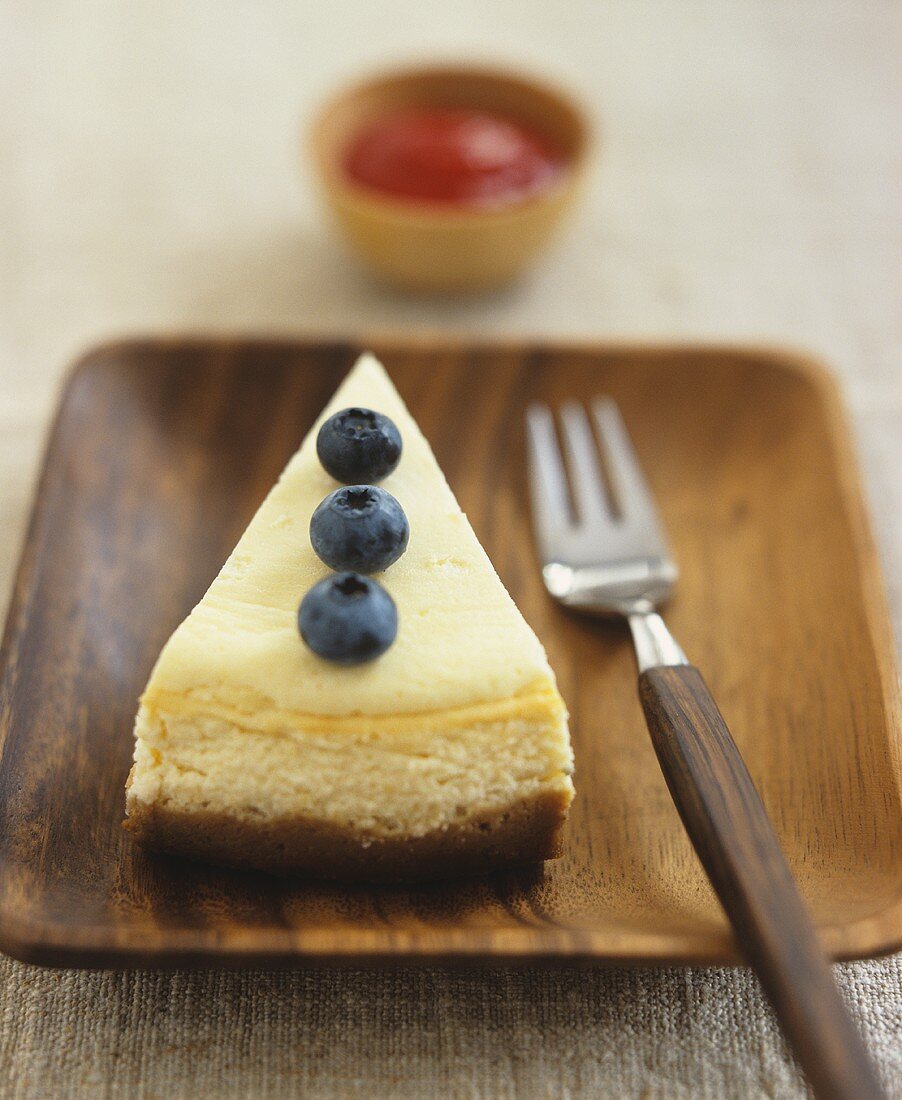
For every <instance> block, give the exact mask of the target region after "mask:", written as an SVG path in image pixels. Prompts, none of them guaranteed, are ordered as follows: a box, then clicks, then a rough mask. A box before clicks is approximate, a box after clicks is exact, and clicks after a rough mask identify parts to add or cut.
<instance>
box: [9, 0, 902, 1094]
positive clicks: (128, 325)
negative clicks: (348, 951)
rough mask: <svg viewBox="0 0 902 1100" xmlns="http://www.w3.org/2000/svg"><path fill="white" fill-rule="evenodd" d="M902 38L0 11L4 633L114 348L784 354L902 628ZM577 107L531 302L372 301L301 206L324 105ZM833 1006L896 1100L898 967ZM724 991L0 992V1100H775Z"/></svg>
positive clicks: (309, 197) (779, 11)
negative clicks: (376, 76)
mask: <svg viewBox="0 0 902 1100" xmlns="http://www.w3.org/2000/svg"><path fill="white" fill-rule="evenodd" d="M900 20H902V8H900V7H899V5H898V4H897V3H894V2H893V0H885V2H880V0H858V3H856V4H847V3H841V2H839V0H836V2H831V0H824V2H817V0H796V2H795V3H792V4H780V3H778V2H777V0H758V2H755V0H749V2H748V3H727V2H722V3H715V2H695V3H693V2H690V0H680V2H678V0H671V2H667V0H661V2H658V3H644V2H640V0H621V2H617V3H611V4H601V3H597V2H592V0H580V2H576V0H573V2H569V3H567V4H560V5H551V4H548V3H544V2H542V3H540V2H538V0H519V2H516V0H501V2H497V3H494V4H491V5H490V4H487V3H485V0H455V2H454V3H446V4H442V5H437V4H429V3H422V2H414V0H383V2H380V3H366V2H364V0H355V2H345V0H333V2H331V3H329V4H305V3H299V2H298V0H260V2H258V3H256V4H250V3H246V4H231V5H226V4H216V3H213V2H212V0H193V2H192V3H189V4H184V3H179V2H177V0H157V2H155V3H153V4H137V3H136V4H118V3H115V2H114V0H81V2H79V3H75V2H74V0H30V3H28V4H18V5H13V4H8V5H5V6H4V7H2V8H0V41H2V42H3V44H4V49H3V57H4V60H3V64H2V66H0V94H2V109H0V157H2V162H0V599H3V600H5V596H6V593H7V591H8V588H9V584H10V582H11V576H12V569H13V564H14V560H15V557H16V554H17V551H18V545H19V542H20V538H21V533H22V531H23V527H24V523H25V518H26V514H27V508H28V503H29V498H30V495H31V491H32V485H33V479H34V476H35V472H36V468H37V461H38V454H39V449H40V446H41V441H42V438H43V436H44V433H45V430H46V426H47V422H48V418H49V416H50V414H51V411H52V408H53V405H54V400H55V395H56V392H57V388H58V385H59V380H60V377H61V373H62V370H63V368H64V367H65V365H66V362H67V361H68V360H70V359H71V358H72V356H73V355H74V354H75V353H77V352H78V351H79V350H81V349H82V348H83V347H84V346H85V345H86V344H87V343H90V342H93V341H96V340H97V339H99V338H103V337H107V336H110V335H122V334H127V333H131V332H136V331H141V332H155V331H161V330H165V331H170V330H173V329H179V330H186V329H193V330H220V329H223V328H227V329H231V330H235V329H240V330H248V331H261V330H263V331H267V332H272V331H280V332H299V331H310V330H315V331H333V332H347V331H362V330H366V329H372V328H377V327H391V328H415V329H418V330H422V329H424V328H430V327H431V328H437V329H445V330H449V329H450V330H455V331H467V332H471V331H472V332H479V333H481V334H489V333H494V332H504V333H514V334H521V333H523V332H530V331H531V332H538V333H543V334H553V335H588V336H613V337H649V336H651V337H658V338H662V339H669V338H673V337H676V338H683V339H689V338H696V337H701V338H726V339H731V340H732V339H738V340H744V339H748V340H755V341H758V340H761V339H765V340H769V341H774V342H790V343H792V344H796V345H800V346H804V347H807V348H809V349H812V350H814V351H815V352H816V353H819V354H821V355H823V356H824V357H825V358H826V359H827V360H828V361H829V362H830V363H831V364H832V365H833V367H834V368H835V370H836V371H837V372H838V373H839V374H840V376H841V377H842V379H843V381H844V386H845V392H846V395H847V398H848V401H849V404H850V406H851V410H852V413H853V419H854V423H855V427H856V431H857V438H858V443H859V448H860V454H861V459H862V464H863V469H864V473H865V480H866V484H867V486H868V489H869V493H870V497H871V501H872V504H873V505H874V510H875V513H876V514H875V525H876V529H877V534H878V542H879V545H880V549H881V553H882V556H883V561H884V566H885V570H886V575H887V579H888V587H889V591H890V598H891V604H892V609H893V614H894V620H895V625H896V628H897V633H898V631H899V629H900V627H902V582H900V577H902V569H900V565H902V560H900V559H902V554H900V550H902V538H900V522H902V520H900V517H902V485H900V480H899V470H900V468H902V438H900V434H902V433H900V425H902V385H900V355H902V330H900V316H902V313H900V308H899V307H900V303H902V266H900V261H902V204H900V197H902V196H900V178H902V173H900V157H902V143H900V122H902V106H900V81H899V77H898V71H899V56H900V52H902V22H900ZM424 52H425V53H429V54H438V53H454V54H456V53H461V52H463V53H467V54H470V53H474V52H475V53H478V54H482V55H489V56H501V57H507V58H512V59H519V60H522V61H525V62H527V63H530V64H535V65H538V66H539V67H540V68H544V69H547V70H549V71H550V72H551V73H552V74H557V75H559V76H561V77H563V78H564V79H565V80H568V81H569V82H570V83H571V84H572V85H573V86H574V87H575V88H576V89H577V90H581V91H582V92H583V94H584V96H585V97H586V99H587V101H588V102H589V103H590V105H591V107H592V108H593V109H594V110H597V113H598V115H599V117H600V118H601V120H602V133H603V145H602V158H601V162H600V164H599V166H598V170H597V172H596V174H595V176H594V177H593V181H592V186H591V188H590V192H589V194H588V196H587V199H586V203H585V206H584V208H583V210H582V211H581V216H580V218H579V221H578V223H577V224H575V225H574V227H573V229H572V231H571V232H570V233H569V235H568V236H567V237H566V239H564V240H562V241H561V243H560V246H559V248H558V249H557V251H556V252H555V253H554V255H553V256H550V257H549V259H548V262H547V263H546V264H545V265H544V266H543V267H542V269H541V270H540V271H538V272H537V273H536V274H535V276H534V277H533V278H532V279H530V280H528V281H526V282H524V283H523V284H522V285H520V286H517V287H515V288H512V289H511V290H509V291H507V292H505V293H503V294H498V295H496V296H493V297H491V298H487V299H483V300H473V301H467V302H444V303H439V302H432V303H424V302H416V301H409V300H404V299H401V298H398V297H396V296H395V295H393V294H391V293H389V292H387V291H383V290H381V289H379V288H377V287H374V286H372V285H371V284H370V283H369V282H368V281H367V280H366V279H365V278H363V277H362V276H361V275H360V274H359V273H358V272H357V271H356V269H355V268H354V267H353V266H352V265H351V264H350V263H349V262H348V261H347V259H346V257H345V256H344V254H343V253H342V251H341V250H340V248H339V247H338V246H337V245H336V242H335V241H334V239H333V238H332V237H331V235H330V233H329V231H328V229H327V228H326V227H325V225H324V224H323V222H322V220H321V218H320V214H319V211H318V208H317V206H316V204H315V199H314V196H313V194H312V193H311V188H310V186H309V181H308V180H307V179H306V178H305V177H304V176H300V177H299V173H298V159H299V158H298V141H297V133H298V125H299V120H300V119H301V118H302V117H304V116H305V114H306V113H307V112H309V110H310V109H311V107H312V105H313V104H314V103H315V101H316V99H317V98H318V97H319V96H320V95H321V94H322V93H323V92H324V91H326V90H327V89H328V88H329V87H330V86H332V85H334V84H335V83H337V82H340V80H341V79H343V78H344V77H345V76H347V75H350V74H353V73H356V72H357V71H358V70H359V69H360V68H362V67H366V66H367V65H370V64H373V63H378V62H382V61H385V60H393V59H396V58H399V57H409V56H411V55H413V54H420V53H424ZM840 978H841V982H842V985H843V988H844V990H845V991H846V993H847V994H848V998H849V1001H850V1004H851V1006H852V1008H853V1010H854V1012H855V1015H856V1017H857V1019H858V1020H859V1021H860V1024H861V1026H862V1028H863V1030H864V1032H865V1034H866V1036H867V1039H868V1042H869V1045H870V1046H871V1048H872V1050H873V1051H874V1053H875V1055H876V1056H877V1058H878V1060H879V1063H880V1067H881V1072H882V1074H883V1077H884V1080H885V1081H886V1083H887V1086H888V1088H889V1089H890V1091H891V1092H894V1093H895V1094H896V1095H902V1023H900V1020H902V958H900V957H896V958H893V959H887V960H883V961H879V962H871V963H862V964H857V965H850V966H845V967H842V968H841V969H840ZM802 1092H803V1090H802V1086H801V1084H800V1082H799V1079H798V1078H797V1076H796V1075H795V1072H794V1070H793V1068H792V1065H791V1062H790V1061H789V1059H788V1056H787V1054H786V1052H785V1049H784V1047H783V1045H782V1042H781V1040H780V1038H779V1035H778V1032H777V1030H776V1028H775V1026H774V1023H773V1020H772V1018H771V1015H770V1013H769V1011H768V1010H767V1008H766V1007H765V1005H764V1003H763V1001H762V998H761V995H760V993H759V992H758V988H757V985H756V982H755V980H754V979H753V978H752V977H751V976H750V974H749V973H748V972H746V971H742V970H733V971H730V970H715V971H712V970H650V971H623V970H616V971H607V972H604V971H602V972H594V973H573V972H544V971H540V970H527V971H523V972H498V973H482V974H465V973H446V972H441V971H421V972H369V973H357V972H338V971H329V970H326V971H320V972H313V973H298V974H291V973H288V974H280V975H273V974H265V973H251V974H230V973H212V974H199V975H192V974H174V975H161V974H153V973H137V974H113V973H84V974H78V973H57V972H52V971H44V970H38V969H33V968H30V967H26V966H22V965H19V964H17V963H13V962H9V961H3V962H0V1095H2V1096H3V1097H7V1096H9V1097H41V1098H43V1097H56V1096H78V1097H88V1096H91V1097H93V1096H110V1097H117V1096H125V1095H128V1096H130V1097H185V1098H194V1097H207V1096H216V1097H248V1096H279V1097H282V1096H295V1095H296V1096H301V1095H303V1096H305V1097H331V1096H338V1097H343V1096H379V1097H381V1096H401V1097H423V1096H430V1095H435V1096H448V1097H513V1096H517V1097H545V1096H548V1097H583V1096H586V1097H588V1096H593V1097H594V1096H616V1097H618V1098H623V1100H629V1098H634V1097H636V1098H638V1097H668V1098H673V1097H677V1098H678V1097H711V1098H721V1097H792V1096H796V1095H800V1094H802Z"/></svg>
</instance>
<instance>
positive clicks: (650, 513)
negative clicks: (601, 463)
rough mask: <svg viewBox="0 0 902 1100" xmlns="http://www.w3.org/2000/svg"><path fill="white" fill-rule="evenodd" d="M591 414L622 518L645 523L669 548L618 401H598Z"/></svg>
mask: <svg viewBox="0 0 902 1100" xmlns="http://www.w3.org/2000/svg"><path fill="white" fill-rule="evenodd" d="M592 412H593V414H594V416H595V423H596V424H597V425H598V437H599V440H600V441H601V446H602V448H603V450H604V454H605V458H606V459H607V465H608V474H609V476H610V479H611V484H612V487H613V490H614V495H615V496H616V498H617V504H618V507H619V509H620V513H621V515H622V516H623V518H624V520H625V521H627V522H628V523H630V524H633V523H643V524H644V526H645V527H646V528H647V530H648V533H649V535H650V536H654V537H655V538H656V539H657V540H658V542H659V543H660V544H661V547H662V548H663V547H666V542H667V540H666V538H665V535H664V528H663V525H662V524H661V519H660V516H659V515H658V509H657V508H656V507H655V502H654V498H653V497H652V495H651V490H650V489H649V487H648V482H647V481H646V480H645V475H644V474H643V473H642V467H641V466H640V465H639V460H638V458H637V457H636V452H635V451H634V450H633V444H632V441H631V440H630V437H629V433H628V432H627V430H626V425H625V424H624V423H623V417H622V416H621V415H620V410H619V409H618V408H617V404H616V402H615V401H613V400H612V399H611V398H609V397H602V398H597V399H596V400H595V401H593V402H592Z"/></svg>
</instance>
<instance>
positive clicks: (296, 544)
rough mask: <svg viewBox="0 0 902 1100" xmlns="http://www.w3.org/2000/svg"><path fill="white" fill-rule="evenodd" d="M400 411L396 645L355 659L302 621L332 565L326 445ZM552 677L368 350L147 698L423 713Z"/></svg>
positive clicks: (391, 484)
mask: <svg viewBox="0 0 902 1100" xmlns="http://www.w3.org/2000/svg"><path fill="white" fill-rule="evenodd" d="M352 405H357V406H364V407H366V408H371V409H374V410H376V411H377V412H381V413H384V414H386V415H387V416H389V417H391V419H392V420H394V422H395V424H396V425H397V426H398V429H399V431H400V432H401V436H402V439H403V445H404V446H403V453H402V455H401V460H400V462H399V464H398V466H397V468H396V469H395V471H394V472H393V473H392V474H391V475H390V476H389V477H387V478H386V479H385V480H384V481H382V482H380V484H381V485H382V486H383V487H384V488H385V489H387V490H388V492H390V493H392V494H393V495H394V496H395V497H397V499H398V500H399V501H400V502H401V504H402V506H403V508H404V510H405V512H406V513H407V517H408V520H409V521H410V542H409V545H408V548H407V551H406V553H405V554H404V555H403V556H402V557H401V558H400V559H399V560H398V561H397V562H396V563H395V564H394V565H392V566H391V567H390V568H389V569H387V570H386V571H385V572H384V573H381V574H378V576H377V579H378V580H379V581H380V582H381V583H382V584H383V585H384V586H385V588H386V589H387V590H388V591H389V592H390V593H391V595H392V597H393V598H394V600H395V602H396V604H397V607H398V618H399V629H398V636H397V639H396V640H395V643H394V645H392V646H391V648H390V649H389V650H388V651H387V652H386V653H385V654H383V655H382V656H381V657H379V658H377V659H376V660H375V661H372V662H370V663H369V664H365V665H359V666H356V667H351V668H348V667H343V666H339V665H334V664H330V663H329V662H327V661H324V660H323V659H321V658H319V657H317V656H316V655H315V654H313V653H312V652H311V651H310V650H309V649H308V648H307V646H306V645H305V644H304V642H303V641H302V640H301V637H300V635H299V633H298V627H297V609H298V604H299V603H300V600H301V598H302V597H303V595H304V593H305V592H307V590H308V589H309V588H310V587H311V586H312V585H313V584H315V583H316V582H317V581H319V580H321V579H322V578H323V577H325V576H327V575H328V573H329V569H328V567H327V566H325V565H324V564H323V563H322V562H321V561H320V560H319V558H317V556H316V554H315V553H314V552H313V549H312V547H311V545H310V536H309V531H308V528H309V524H310V517H311V515H312V513H313V511H314V509H315V508H316V506H317V505H318V504H319V503H320V501H321V500H322V499H323V498H324V497H325V496H326V495H327V494H328V493H330V492H332V490H333V489H335V488H337V485H338V483H337V482H336V481H335V480H334V479H333V478H332V477H330V476H329V474H327V473H326V471H325V470H324V469H323V468H322V466H321V465H320V463H319V460H318V458H317V455H316V433H317V431H318V429H319V425H320V423H322V421H323V420H325V419H326V418H327V417H328V416H330V415H331V414H332V413H334V412H337V411H338V410H340V409H343V408H347V407H348V406H352ZM549 690H554V677H553V674H552V672H551V669H550V668H549V666H548V661H547V659H546V657H545V652H544V650H543V649H542V646H541V644H540V643H539V641H538V639H537V638H536V636H535V634H533V632H532V630H531V629H530V628H529V626H528V625H527V624H526V622H525V620H524V619H523V616H522V615H521V614H520V612H519V611H518V610H517V607H516V606H515V604H514V602H513V600H512V599H511V598H510V596H509V595H508V594H507V591H506V590H505V588H504V586H503V585H502V583H501V581H500V579H499V578H498V575H497V574H496V573H495V570H494V569H493V567H492V564H491V562H490V561H489V559H488V556H487V555H486V553H485V551H484V550H483V549H482V547H481V546H480V544H479V541H478V540H477V538H476V535H475V534H474V532H473V529H472V528H471V527H470V524H469V523H468V521H467V518H466V516H464V514H463V512H461V510H460V507H459V505H458V503H457V501H456V500H455V498H454V495H453V493H452V492H451V490H450V488H449V487H448V483H447V482H446V481H445V478H444V476H443V475H442V472H441V470H440V469H439V467H438V464H437V463H436V461H435V457H434V456H433V454H432V451H431V449H430V447H429V444H428V443H427V442H426V440H425V439H424V437H423V435H422V433H421V432H420V430H419V428H418V427H417V425H416V423H415V422H414V420H413V418H412V417H411V416H410V414H409V413H408V411H407V409H406V407H405V406H404V403H403V401H402V400H401V398H400V396H399V394H398V392H397V390H396V389H395V387H394V386H393V385H392V383H391V381H390V379H389V378H388V376H387V374H386V373H385V371H384V370H383V368H382V367H381V366H380V364H379V363H378V362H377V360H376V359H375V358H374V357H373V356H372V355H369V354H367V355H364V356H362V357H361V359H360V360H359V361H358V363H357V365H356V366H355V367H354V369H353V370H352V371H351V372H350V374H349V375H348V376H347V378H346V379H345V381H344V382H343V384H342V385H341V386H340V387H339V389H338V391H337V392H336V394H335V396H334V397H333V398H332V400H331V401H330V403H329V405H328V406H327V407H326V409H325V410H324V411H323V413H322V415H321V417H320V419H319V420H318V421H317V423H316V425H314V427H313V428H312V429H311V431H310V432H309V433H308V435H307V437H306V439H305V440H304V442H303V444H302V446H301V448H300V450H299V451H298V452H297V453H296V454H295V455H294V457H293V458H292V459H291V461H290V462H289V463H288V465H287V467H286V468H285V470H284V471H283V473H282V476H281V477H280V479H279V481H278V482H277V484H276V485H275V487H274V488H273V489H272V491H271V492H270V494H269V496H268V497H267V498H266V500H265V501H264V502H263V504H262V505H261V506H260V508H259V510H258V512H257V514H256V515H255V516H254V518H253V519H252V520H251V523H250V526H249V527H248V528H247V530H246V531H245V532H244V534H243V535H242V537H241V541H240V542H239V543H238V545H237V546H236V548H235V550H234V552H233V553H232V555H231V557H230V558H229V560H228V561H227V562H226V564H225V565H224V566H223V569H222V571H221V573H220V574H219V576H218V577H217V578H216V579H215V580H214V581H213V583H212V584H211V586H210V588H209V590H208V591H207V593H206V595H205V596H204V597H203V599H202V600H201V602H200V603H199V604H198V605H197V607H195V609H194V610H193V611H192V612H191V614H190V615H189V616H188V618H187V619H186V620H185V621H184V622H183V623H182V624H181V626H180V627H179V628H178V629H177V630H176V632H175V633H174V634H173V636H172V637H171V638H170V640H169V642H168V643H167V644H166V647H165V648H164V649H163V652H162V653H161V655H160V658H159V660H158V661H157V665H156V667H155V669H154V671H153V674H152V676H151V679H150V683H149V684H148V686H147V690H146V692H145V694H144V703H145V704H146V705H148V706H153V705H154V703H155V702H157V701H162V700H163V699H165V702H166V705H167V707H168V708H170V709H172V707H173V705H174V704H176V703H177V700H178V698H179V697H182V698H183V699H184V700H185V702H186V704H188V705H192V706H197V705H203V703H204V702H210V703H217V704H220V705H224V706H227V707H229V708H231V709H232V710H234V711H238V712H242V711H244V712H247V713H248V714H253V713H256V712H258V711H260V710H264V711H269V712H270V713H272V712H283V713H284V712H288V713H296V714H310V715H332V716H352V715H358V714H359V715H369V714H373V715H375V714H414V713H418V712H430V711H436V710H442V709H448V708H456V707H467V706H473V705H476V704H481V703H486V702H493V701H496V700H501V699H505V698H507V697H509V696H512V695H517V694H521V693H526V692H532V691H549Z"/></svg>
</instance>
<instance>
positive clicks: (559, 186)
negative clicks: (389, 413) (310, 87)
mask: <svg viewBox="0 0 902 1100" xmlns="http://www.w3.org/2000/svg"><path fill="white" fill-rule="evenodd" d="M588 144H589V134H588V125H587V122H586V119H585V115H584V113H583V112H582V111H581V110H580V108H579V107H578V106H577V105H576V104H575V103H574V102H573V100H572V99H571V98H570V97H569V96H568V95H567V94H566V93H564V92H562V91H560V90H558V89H557V88H554V87H552V86H551V85H549V84H546V83H545V82H543V81H539V80H535V79H533V78H531V77H527V76H524V75H521V74H517V73H513V72H509V71H506V70H501V69H494V68H486V67H472V66H459V65H447V66H440V67H428V68H417V69H405V70H402V71H399V72H393V73H387V74H383V75H381V76H376V77H372V78H370V79H369V80H365V81H362V82H361V83H359V84H356V85H354V86H353V87H351V88H348V89H346V90H344V91H343V92H341V93H339V94H338V95H337V96H335V97H334V98H333V99H332V100H330V101H329V102H328V103H327V104H326V105H325V106H324V108H323V109H322V111H321V112H320V114H319V116H318V117H317V119H316V120H315V123H314V126H313V132H312V146H313V155H314V161H315V163H316V167H317V169H318V174H319V177H320V181H321V183H322V185H323V192H324V196H325V200H326V203H327V205H328V206H329V207H330V209H331V211H332V212H333V214H334V216H335V217H336V219H337V221H338V223H339V225H340V226H341V228H342V229H343V230H344V232H345V234H346V236H347V238H348V239H349V241H350V242H351V244H352V246H353V247H354V249H355V251H356V252H357V253H358V254H359V256H360V257H361V258H362V259H363V261H364V262H365V263H366V265H367V266H368V267H369V268H370V269H371V270H373V271H374V272H376V273H377V274H378V275H380V276H381V277H383V278H385V279H388V280H389V281H391V282H392V283H394V284H396V285H398V286H401V287H404V288H406V289H412V290H426V291H463V290H477V289H483V288H486V289H487V288H490V287H494V286H498V285H500V284H502V283H504V282H507V281H509V280H510V279H512V278H514V277H515V276H517V275H518V274H520V273H521V272H522V271H524V270H525V269H526V268H527V267H529V266H530V265H531V264H532V263H534V261H535V260H536V259H537V258H538V257H539V256H540V255H541V253H542V251H543V249H544V248H545V247H546V246H547V245H548V244H549V243H550V241H551V239H552V237H553V235H554V233H555V231H556V229H557V228H558V226H559V225H560V223H561V221H562V220H563V219H564V216H565V215H566V213H567V212H568V210H569V209H570V208H571V207H572V205H573V203H574V200H575V198H576V197H577V195H578V193H579V189H580V184H581V181H582V177H583V174H584V167H585V162H586V156H587V151H588Z"/></svg>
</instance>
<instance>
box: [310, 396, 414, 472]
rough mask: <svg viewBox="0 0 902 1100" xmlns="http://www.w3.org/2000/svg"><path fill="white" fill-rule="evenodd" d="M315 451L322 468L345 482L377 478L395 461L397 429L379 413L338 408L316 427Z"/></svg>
mask: <svg viewBox="0 0 902 1100" xmlns="http://www.w3.org/2000/svg"><path fill="white" fill-rule="evenodd" d="M316 453H317V454H318V455H319V460H320V462H321V463H322V464H323V467H324V468H325V470H326V472H327V473H329V474H331V475H332V477H334V478H335V480H336V481H343V482H344V483H345V485H355V484H357V483H358V482H361V481H370V482H371V481H381V480H382V479H383V478H384V477H388V475H389V474H390V473H391V472H392V470H393V469H394V468H395V467H396V466H397V465H398V460H399V459H400V457H401V433H400V432H399V431H398V429H397V428H396V427H395V424H394V422H393V421H391V420H389V418H388V417H387V416H383V415H382V413H377V412H373V410H372V409H357V408H354V409H342V411H341V412H338V413H336V414H335V415H334V416H330V417H329V419H328V420H327V421H326V422H325V424H323V426H322V427H321V428H320V430H319V434H318V435H317V437H316Z"/></svg>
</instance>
